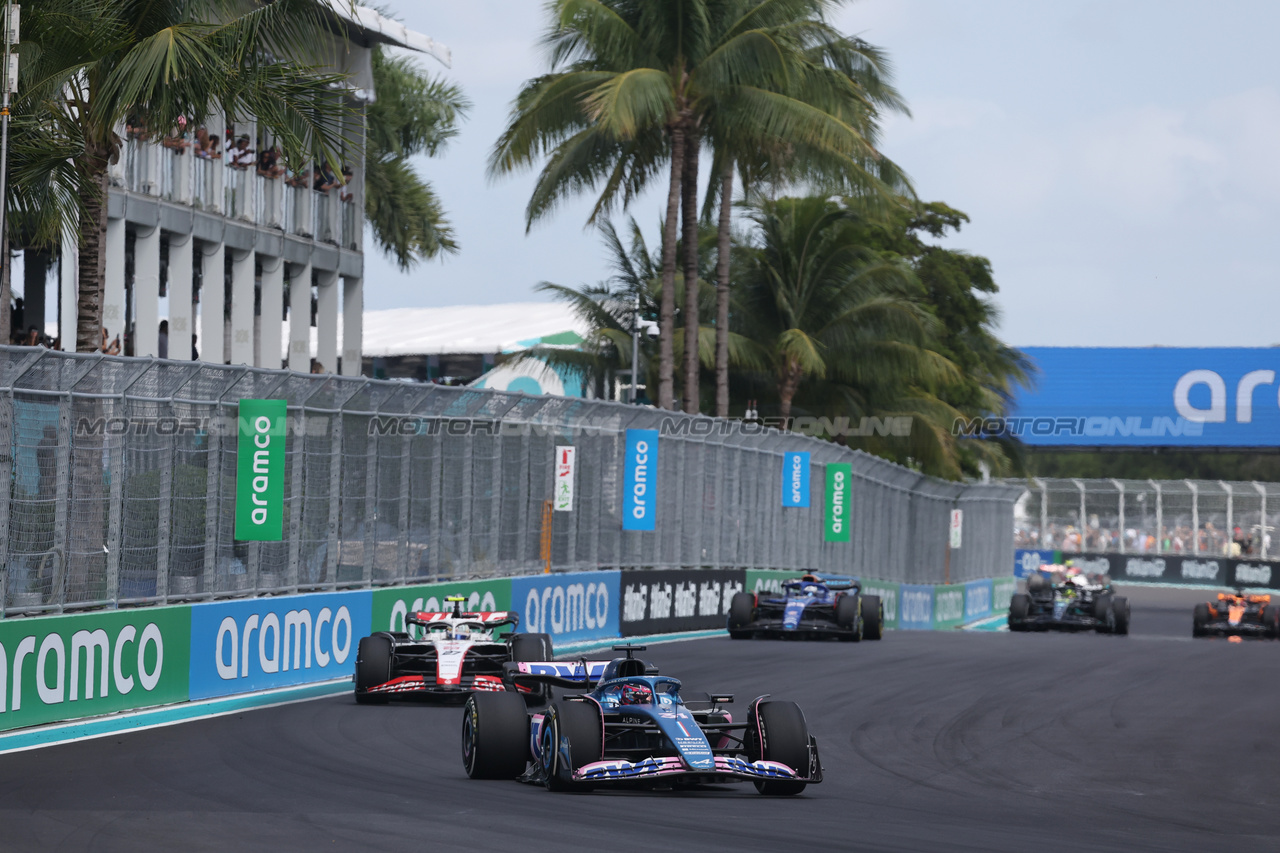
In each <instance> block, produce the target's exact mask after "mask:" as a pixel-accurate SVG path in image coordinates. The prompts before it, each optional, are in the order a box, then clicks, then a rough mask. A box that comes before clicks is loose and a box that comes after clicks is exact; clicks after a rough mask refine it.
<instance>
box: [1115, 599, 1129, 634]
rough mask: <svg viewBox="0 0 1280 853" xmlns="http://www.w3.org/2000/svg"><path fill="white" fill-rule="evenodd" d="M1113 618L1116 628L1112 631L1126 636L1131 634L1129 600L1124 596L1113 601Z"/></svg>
mask: <svg viewBox="0 0 1280 853" xmlns="http://www.w3.org/2000/svg"><path fill="white" fill-rule="evenodd" d="M1111 618H1112V620H1113V621H1112V625H1113V626H1114V627H1113V628H1112V629H1111V631H1112V633H1115V634H1120V635H1121V636H1124V635H1125V634H1128V633H1129V599H1127V598H1125V597H1124V596H1123V595H1117V596H1113V597H1112V599H1111Z"/></svg>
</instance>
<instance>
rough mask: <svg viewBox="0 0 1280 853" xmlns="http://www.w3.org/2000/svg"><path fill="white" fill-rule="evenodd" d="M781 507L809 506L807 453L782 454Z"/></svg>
mask: <svg viewBox="0 0 1280 853" xmlns="http://www.w3.org/2000/svg"><path fill="white" fill-rule="evenodd" d="M782 505H783V506H808V505H809V453H808V451H805V452H803V453H784V454H782Z"/></svg>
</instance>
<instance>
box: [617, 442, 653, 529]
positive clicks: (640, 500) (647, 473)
mask: <svg viewBox="0 0 1280 853" xmlns="http://www.w3.org/2000/svg"><path fill="white" fill-rule="evenodd" d="M625 459H626V461H625V464H624V472H623V480H622V488H623V495H622V529H623V530H654V529H655V528H656V526H657V522H658V513H657V507H658V504H657V501H656V500H655V498H656V497H657V492H658V489H657V485H658V431H657V430H656V429H629V430H627V451H626V457H625Z"/></svg>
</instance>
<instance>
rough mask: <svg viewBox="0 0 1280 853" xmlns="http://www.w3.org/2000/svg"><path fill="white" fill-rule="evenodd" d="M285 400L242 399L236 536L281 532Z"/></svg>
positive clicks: (271, 536) (261, 537)
mask: <svg viewBox="0 0 1280 853" xmlns="http://www.w3.org/2000/svg"><path fill="white" fill-rule="evenodd" d="M285 409H286V404H285V401H284V400H241V401H240V443H239V447H238V452H237V454H236V539H238V540H252V541H255V542H277V541H279V540H280V539H281V538H283V534H284V441H285Z"/></svg>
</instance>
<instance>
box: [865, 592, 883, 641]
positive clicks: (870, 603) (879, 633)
mask: <svg viewBox="0 0 1280 853" xmlns="http://www.w3.org/2000/svg"><path fill="white" fill-rule="evenodd" d="M883 636H884V601H883V600H881V598H880V596H878V595H864V596H862V639H864V640H878V639H880V638H881V637H883Z"/></svg>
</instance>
